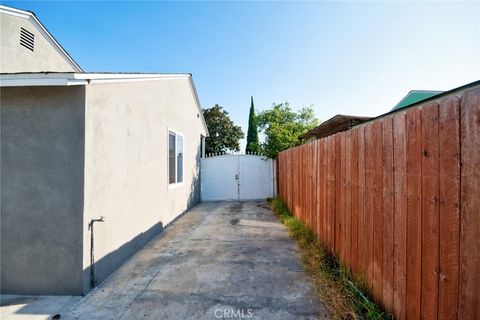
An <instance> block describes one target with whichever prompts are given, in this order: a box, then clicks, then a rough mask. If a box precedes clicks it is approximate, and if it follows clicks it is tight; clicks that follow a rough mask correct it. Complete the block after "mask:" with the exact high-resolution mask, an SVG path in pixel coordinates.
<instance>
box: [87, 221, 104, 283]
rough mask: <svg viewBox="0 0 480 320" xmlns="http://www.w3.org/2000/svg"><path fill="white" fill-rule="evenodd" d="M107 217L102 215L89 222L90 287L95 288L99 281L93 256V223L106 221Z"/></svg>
mask: <svg viewBox="0 0 480 320" xmlns="http://www.w3.org/2000/svg"><path fill="white" fill-rule="evenodd" d="M104 221H105V219H104V217H103V216H101V217H100V218H99V219H92V220H90V222H89V223H88V230H90V288H91V289H93V288H95V287H96V285H97V282H96V281H95V258H94V256H93V224H94V223H95V222H104Z"/></svg>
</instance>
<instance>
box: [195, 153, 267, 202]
mask: <svg viewBox="0 0 480 320" xmlns="http://www.w3.org/2000/svg"><path fill="white" fill-rule="evenodd" d="M201 170H202V171H201V193H202V201H216V200H254V199H265V198H268V197H272V196H273V194H274V167H273V160H272V159H268V158H266V157H263V156H259V155H250V154H249V155H221V156H214V157H209V158H202V161H201Z"/></svg>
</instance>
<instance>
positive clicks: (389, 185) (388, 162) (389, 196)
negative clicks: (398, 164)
mask: <svg viewBox="0 0 480 320" xmlns="http://www.w3.org/2000/svg"><path fill="white" fill-rule="evenodd" d="M382 134H383V137H382V138H383V145H382V155H383V157H382V160H383V161H382V166H383V172H382V178H383V194H382V196H383V204H382V211H383V230H382V236H383V272H382V290H383V293H382V297H383V305H384V307H385V310H388V311H389V312H392V311H393V288H394V281H393V279H394V277H393V276H394V243H393V239H394V207H393V205H394V185H393V181H394V180H393V170H394V167H393V120H392V119H391V118H387V119H385V120H383V121H382Z"/></svg>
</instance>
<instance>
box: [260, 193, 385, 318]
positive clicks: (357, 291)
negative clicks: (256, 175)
mask: <svg viewBox="0 0 480 320" xmlns="http://www.w3.org/2000/svg"><path fill="white" fill-rule="evenodd" d="M268 203H269V204H270V206H271V208H272V210H273V211H274V212H275V214H276V215H277V217H278V218H279V219H280V221H281V222H282V223H283V224H285V226H287V228H288V231H289V233H290V236H291V237H292V238H293V239H294V240H295V241H296V242H297V243H298V246H299V248H300V251H301V256H302V263H303V266H304V268H305V271H306V272H307V273H308V274H309V275H310V277H311V278H312V280H313V282H314V288H315V293H316V294H317V296H318V297H319V298H320V300H322V301H323V303H324V305H325V306H326V307H327V308H328V310H329V312H330V316H331V317H332V319H369V320H374V319H375V320H379V319H392V316H391V315H390V314H387V313H385V312H383V311H382V310H381V308H380V306H379V305H377V304H375V303H374V302H373V301H372V300H371V299H370V297H369V295H368V294H367V290H366V286H365V285H364V282H363V281H359V280H358V279H355V278H354V277H353V275H352V274H351V273H350V272H349V270H348V269H347V268H345V267H344V266H342V265H341V263H340V262H339V261H338V260H337V259H336V257H335V256H334V255H333V254H332V253H331V252H330V250H328V249H327V248H326V247H325V246H323V245H322V244H320V242H319V241H318V239H317V238H316V236H315V234H314V233H313V232H312V230H310V228H309V227H308V226H307V225H306V224H305V223H303V222H301V221H299V220H297V219H296V218H295V217H294V216H293V215H292V214H291V212H290V210H289V209H288V207H287V206H286V204H285V203H284V202H283V201H282V200H280V199H279V198H273V199H268Z"/></svg>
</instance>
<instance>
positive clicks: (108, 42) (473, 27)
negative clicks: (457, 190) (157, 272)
mask: <svg viewBox="0 0 480 320" xmlns="http://www.w3.org/2000/svg"><path fill="white" fill-rule="evenodd" d="M2 4H5V5H10V6H13V7H17V8H21V9H27V10H32V11H34V12H35V13H36V14H37V17H39V19H40V20H41V21H42V22H43V23H44V24H45V25H46V27H47V28H48V29H49V31H50V32H51V33H52V34H53V35H54V36H55V37H56V38H57V40H58V41H59V42H60V43H61V44H62V46H63V47H64V48H65V49H66V50H67V51H68V52H69V53H70V55H71V56H72V57H73V58H74V59H75V60H76V61H77V62H78V63H79V64H80V65H81V66H82V68H83V69H84V70H85V71H113V72H114V71H124V72H127V71H142V72H189V73H192V74H193V77H194V80H195V84H196V86H197V90H198V94H199V96H200V101H201V103H202V106H203V107H209V106H212V105H214V104H215V103H218V104H220V105H222V106H224V107H225V109H226V110H227V111H229V112H230V114H231V116H232V119H233V120H234V121H235V122H236V123H238V124H240V125H242V127H243V130H244V131H245V132H246V130H247V123H248V119H247V118H248V108H249V104H250V95H253V96H254V99H255V106H256V108H257V110H263V109H265V108H268V107H270V106H271V104H272V103H273V102H283V101H289V102H290V104H291V105H292V107H294V108H299V107H301V106H306V105H313V106H314V108H315V112H316V114H317V116H318V118H319V119H321V120H327V119H328V118H330V117H331V116H333V115H335V114H338V113H342V114H354V115H379V114H382V113H384V112H387V111H388V110H389V109H391V108H392V107H393V106H394V105H395V104H396V103H397V102H398V101H399V100H400V99H401V98H402V97H403V96H404V95H405V94H406V93H407V92H408V91H410V90H412V89H432V90H448V89H452V88H454V87H458V86H460V85H463V84H466V83H469V82H472V81H475V80H478V79H480V2H478V1H477V2H228V3H226V2H153V1H149V2H128V1H123V2H94V1H83V2H72V1H69V2H58V1H55V2H44V1H43V2H23V1H22V2H18V1H2Z"/></svg>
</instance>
